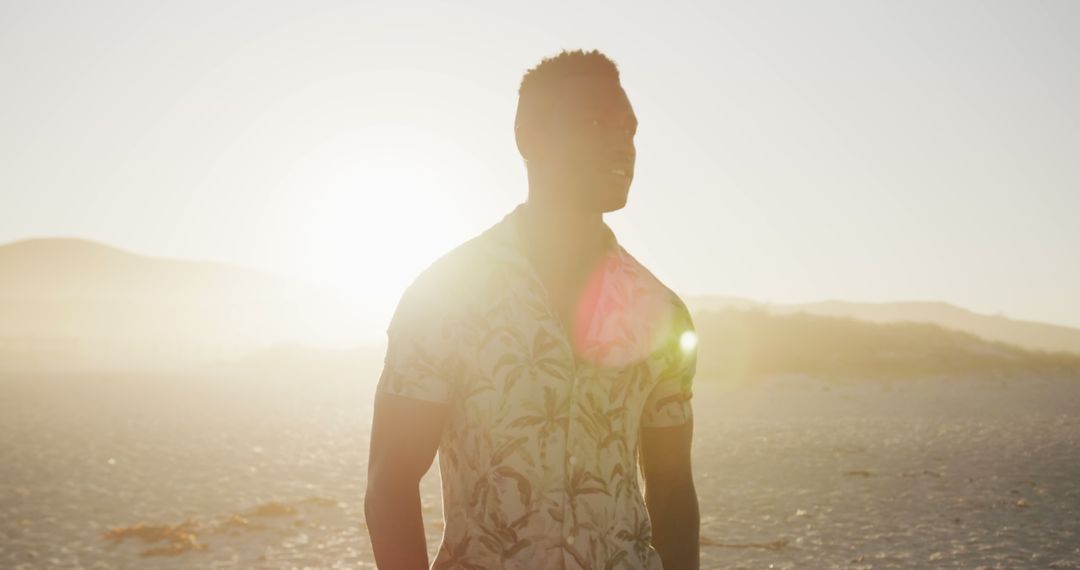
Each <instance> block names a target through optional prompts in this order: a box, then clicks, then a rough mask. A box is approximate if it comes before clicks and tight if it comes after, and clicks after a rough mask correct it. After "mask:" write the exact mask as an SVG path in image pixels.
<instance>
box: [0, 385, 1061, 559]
mask: <svg viewBox="0 0 1080 570" xmlns="http://www.w3.org/2000/svg"><path fill="white" fill-rule="evenodd" d="M358 376H362V377H365V378H370V377H372V376H373V374H372V373H371V371H370V370H367V371H365V372H364V374H358ZM371 389H372V385H371V383H370V381H366V380H356V381H351V380H349V379H341V378H338V379H335V380H333V381H324V380H316V379H307V378H295V379H289V378H286V379H282V378H277V379H275V380H273V381H270V380H266V381H258V380H254V379H251V378H246V379H236V378H231V377H229V376H228V375H222V374H219V373H214V374H210V373H208V374H205V375H195V376H187V377H178V378H155V377H149V376H134V377H114V376H107V375H100V376H93V377H85V376H72V377H30V376H20V377H17V378H14V377H0V390H2V392H0V394H2V397H0V459H2V461H0V567H2V568H11V569H23V568H26V569H29V568H372V567H374V564H373V559H372V556H371V551H370V544H369V540H368V537H367V531H366V529H365V527H364V517H363V494H364V482H365V469H366V456H367V438H368V429H369V422H370V413H371V404H370V393H371ZM695 410H696V412H697V423H696V426H695V429H696V439H695V447H694V461H695V465H694V467H695V473H696V483H697V489H698V495H699V499H700V504H701V515H702V567H703V568H865V569H869V568H1080V379H1075V378H1074V379H1069V378H1064V379H1056V380H1047V379H1038V378H1012V379H1001V378H998V379H985V378H982V379H980V378H967V379H960V378H940V379H925V380H923V381H919V382H894V383H891V384H883V383H879V382H863V383H844V384H839V385H836V384H832V383H828V382H823V381H819V380H812V379H799V378H784V379H774V380H773V381H771V382H766V383H762V384H759V385H755V386H753V387H742V388H731V387H721V386H717V385H716V384H715V383H710V382H708V381H707V380H705V379H699V380H698V382H697V388H696V393H695ZM422 496H423V500H424V516H425V520H426V523H427V529H428V542H429V548H430V549H431V551H432V553H433V552H434V550H435V548H436V547H437V545H438V541H439V537H440V534H441V506H440V498H439V486H438V480H437V469H433V470H432V471H431V472H430V473H429V474H428V476H427V477H426V478H425V480H424V482H423V485H422Z"/></svg>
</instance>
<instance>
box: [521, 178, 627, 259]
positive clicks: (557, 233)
mask: <svg viewBox="0 0 1080 570" xmlns="http://www.w3.org/2000/svg"><path fill="white" fill-rule="evenodd" d="M523 214H524V218H525V228H524V229H525V234H526V235H525V238H526V239H527V240H528V241H529V242H530V243H531V244H532V245H533V246H534V247H535V248H536V252H537V253H538V254H541V255H543V256H545V257H547V256H552V257H555V258H562V259H568V258H574V257H578V256H581V255H585V256H588V255H589V253H590V252H596V251H599V250H601V249H602V248H603V246H604V240H605V239H606V237H607V229H606V228H605V226H604V215H603V213H601V212H583V211H581V210H578V209H575V208H573V207H569V206H567V205H565V204H561V203H558V202H555V201H549V200H543V199H538V198H537V197H536V195H535V194H533V195H530V197H529V200H528V201H527V202H526V203H525V206H524V208H523Z"/></svg>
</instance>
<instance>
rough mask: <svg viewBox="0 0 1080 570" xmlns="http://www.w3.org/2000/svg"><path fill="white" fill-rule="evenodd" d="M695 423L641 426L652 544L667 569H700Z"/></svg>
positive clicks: (642, 465)
mask: <svg viewBox="0 0 1080 570" xmlns="http://www.w3.org/2000/svg"><path fill="white" fill-rule="evenodd" d="M693 434H694V424H693V423H692V422H691V423H686V424H683V425H680V426H674V427H646V428H642V429H641V471H642V474H643V475H644V478H645V504H646V506H647V507H648V509H649V518H650V519H651V520H652V532H653V538H652V544H653V548H655V549H656V551H657V552H658V553H660V559H661V560H663V562H664V570H698V566H699V560H700V557H699V552H698V551H699V548H700V547H699V545H698V533H699V527H700V525H701V521H700V517H699V515H698V502H697V491H695V490H694V478H693V475H692V474H691V472H690V444H691V441H692V440H693Z"/></svg>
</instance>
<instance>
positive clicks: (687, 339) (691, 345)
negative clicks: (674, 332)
mask: <svg viewBox="0 0 1080 570" xmlns="http://www.w3.org/2000/svg"><path fill="white" fill-rule="evenodd" d="M679 347H681V348H682V351H683V353H685V354H690V353H691V352H693V351H694V349H695V348H697V334H696V333H695V332H694V331H686V332H684V333H682V335H680V336H679Z"/></svg>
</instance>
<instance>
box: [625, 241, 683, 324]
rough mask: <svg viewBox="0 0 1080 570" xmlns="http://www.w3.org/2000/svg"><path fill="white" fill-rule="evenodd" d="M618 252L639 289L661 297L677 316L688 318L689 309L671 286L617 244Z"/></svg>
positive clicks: (655, 296) (652, 295)
mask: <svg viewBox="0 0 1080 570" xmlns="http://www.w3.org/2000/svg"><path fill="white" fill-rule="evenodd" d="M619 252H620V254H621V255H622V257H623V260H624V265H625V267H626V270H627V271H628V272H629V274H630V275H631V276H632V278H634V279H635V280H636V281H637V282H638V287H640V288H641V290H643V291H646V292H648V293H649V295H650V296H651V297H653V298H662V299H664V300H665V301H667V302H668V303H670V304H671V307H672V308H673V309H674V312H675V313H676V314H677V315H678V316H684V315H685V318H689V314H690V311H689V309H688V308H687V306H686V303H685V302H684V301H683V300H682V297H680V296H679V295H678V294H677V293H676V292H675V291H674V290H673V289H672V288H671V287H668V286H667V284H666V283H664V282H663V281H662V280H661V279H660V278H659V277H657V276H656V275H655V274H654V273H653V272H652V271H651V270H650V269H649V268H648V267H646V266H645V264H644V263H642V262H641V261H639V260H638V259H637V258H636V257H634V256H633V255H631V254H630V252H628V251H626V248H624V247H622V246H619Z"/></svg>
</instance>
